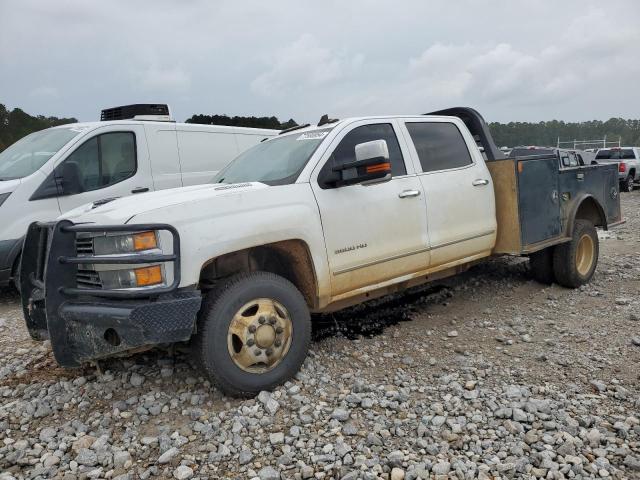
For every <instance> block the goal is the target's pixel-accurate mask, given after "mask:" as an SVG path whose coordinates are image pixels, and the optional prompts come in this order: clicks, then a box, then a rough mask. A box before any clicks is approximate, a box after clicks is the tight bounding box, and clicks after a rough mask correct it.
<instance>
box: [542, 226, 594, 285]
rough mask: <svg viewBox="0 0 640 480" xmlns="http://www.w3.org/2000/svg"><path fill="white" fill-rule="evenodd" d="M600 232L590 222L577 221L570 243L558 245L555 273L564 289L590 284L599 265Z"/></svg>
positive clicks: (555, 252) (554, 260) (555, 256)
mask: <svg viewBox="0 0 640 480" xmlns="http://www.w3.org/2000/svg"><path fill="white" fill-rule="evenodd" d="M599 252H600V246H599V242H598V232H597V231H596V227H594V226H593V223H591V222H589V221H588V220H576V221H575V223H574V225H573V234H572V238H571V241H570V242H567V243H563V244H561V245H557V246H556V247H555V251H554V254H553V271H554V273H555V276H556V280H557V282H558V283H559V284H560V285H562V286H563V287H568V288H577V287H579V286H581V285H584V284H585V283H588V282H589V280H591V277H593V273H594V272H595V270H596V266H597V265H598V255H599Z"/></svg>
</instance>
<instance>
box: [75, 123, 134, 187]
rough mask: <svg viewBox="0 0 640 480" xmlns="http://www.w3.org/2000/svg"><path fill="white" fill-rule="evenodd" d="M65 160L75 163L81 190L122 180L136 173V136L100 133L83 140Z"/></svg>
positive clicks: (125, 133)
mask: <svg viewBox="0 0 640 480" xmlns="http://www.w3.org/2000/svg"><path fill="white" fill-rule="evenodd" d="M64 163H75V164H76V165H77V166H78V173H79V177H80V183H81V187H82V191H84V192H90V191H91V190H97V189H99V188H104V187H106V186H109V185H113V184H115V183H118V182H121V181H123V180H125V179H127V178H129V177H131V176H133V175H134V174H135V173H136V141H135V135H134V134H133V132H112V133H103V134H102V135H98V136H97V137H93V138H91V139H89V140H87V141H86V142H84V143H83V144H82V145H81V146H80V147H78V149H77V150H76V151H75V152H73V153H72V154H71V155H69V157H68V158H67V159H66V160H65V161H64Z"/></svg>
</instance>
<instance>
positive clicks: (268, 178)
mask: <svg viewBox="0 0 640 480" xmlns="http://www.w3.org/2000/svg"><path fill="white" fill-rule="evenodd" d="M330 131H331V129H330V128H323V129H320V130H310V131H306V132H292V133H291V134H289V135H286V136H283V137H279V138H274V139H273V140H268V141H266V142H262V143H259V144H258V145H256V146H254V147H252V148H250V149H249V150H247V151H246V152H244V153H242V154H240V155H239V156H238V157H236V159H235V160H233V161H232V162H231V163H230V164H229V165H228V166H227V167H226V168H224V169H223V170H222V171H220V173H218V174H217V175H216V176H215V177H214V179H213V182H214V183H241V182H262V183H266V184H267V185H287V184H289V183H293V182H295V181H296V179H297V178H298V175H300V172H301V171H302V169H303V168H304V166H305V165H306V164H307V162H308V161H309V159H310V158H311V155H313V152H315V151H316V148H318V145H320V143H321V142H322V140H323V139H324V138H325V137H326V136H327V134H328V133H329V132H330Z"/></svg>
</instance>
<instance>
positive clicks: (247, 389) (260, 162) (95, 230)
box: [21, 108, 621, 395]
mask: <svg viewBox="0 0 640 480" xmlns="http://www.w3.org/2000/svg"><path fill="white" fill-rule="evenodd" d="M483 156H486V161H485V159H484V157H483ZM620 221H621V212H620V202H619V197H618V172H617V167H616V166H615V165H588V166H576V167H572V168H560V165H559V160H558V157H557V156H556V155H546V156H545V155H542V156H534V157H523V158H505V157H504V155H503V154H502V153H501V152H500V151H499V150H498V149H497V148H496V146H495V145H494V143H493V140H492V138H491V135H490V134H489V131H488V129H487V126H486V124H485V122H484V120H483V119H482V117H481V116H480V114H478V113H477V112H476V111H475V110H472V109H468V108H454V109H448V110H443V111H439V112H433V113H431V114H428V115H419V116H384V117H368V118H352V119H346V120H341V121H332V120H328V119H327V118H323V120H322V121H321V122H320V123H319V124H318V125H317V126H313V127H311V126H306V127H303V128H298V129H294V130H291V131H286V132H283V134H282V135H280V136H278V137H275V138H272V139H269V140H267V141H264V142H262V143H260V144H258V145H257V146H255V147H253V148H252V149H250V150H248V151H246V152H245V153H243V154H241V155H240V156H239V157H238V158H237V159H236V160H234V161H233V162H232V163H231V164H230V165H229V166H228V167H227V168H225V169H224V170H223V171H221V172H220V173H219V174H218V176H217V177H216V179H215V183H214V184H211V185H204V186H194V187H185V188H178V189H173V190H165V191H161V192H153V193H148V194H141V195H138V196H136V197H135V198H122V199H117V200H114V201H111V202H108V203H104V204H100V205H95V204H92V205H88V206H86V207H82V208H80V209H78V210H76V211H74V212H71V213H69V214H67V215H66V216H63V217H62V218H60V219H59V220H58V221H57V222H55V223H52V224H39V223H34V224H32V225H31V227H30V229H29V232H28V234H27V237H26V239H25V243H24V256H23V261H22V267H21V286H22V304H23V310H24V316H25V319H26V323H27V327H28V329H29V331H30V333H31V335H32V337H33V338H35V339H39V340H42V339H45V338H50V339H51V345H52V348H53V352H54V355H55V358H56V360H57V361H58V363H60V364H61V365H63V366H69V367H73V366H78V365H80V364H82V363H83V362H87V361H91V360H96V359H100V358H104V357H108V356H111V355H115V354H120V353H123V352H128V351H133V350H140V349H141V348H149V347H152V346H154V345H159V344H172V343H176V342H190V345H191V349H192V351H193V354H194V356H195V358H196V359H197V360H198V363H199V364H200V365H201V366H202V368H203V369H204V371H205V373H206V374H207V375H208V376H209V377H210V378H211V379H212V380H213V381H214V382H215V383H216V384H217V385H218V386H219V387H220V388H221V389H222V390H224V391H225V392H227V393H230V394H233V395H246V394H254V393H256V392H258V391H260V390H264V389H270V388H273V387H274V386H276V385H278V384H280V383H282V382H284V381H286V380H287V379H289V378H290V377H291V376H292V375H294V374H295V373H296V372H297V371H298V369H299V368H300V366H301V364H302V362H303V361H304V359H305V357H306V355H307V350H308V347H309V341H310V337H311V316H310V313H312V312H327V311H332V310H336V309H340V308H343V307H345V306H348V305H353V304H355V303H359V302H363V301H365V300H368V299H371V298H374V297H376V296H380V295H384V294H388V293H391V292H396V291H399V290H402V289H405V288H408V287H411V286H414V285H418V284H421V283H425V282H429V281H432V280H434V279H438V278H442V277H446V276H450V275H453V274H456V273H458V272H461V271H463V270H465V269H467V268H469V266H471V265H473V264H474V263H476V262H479V261H482V260H483V259H486V258H487V257H489V256H491V255H526V256H529V257H530V259H531V267H532V273H533V275H534V276H535V278H537V279H538V280H540V281H544V282H557V283H559V284H561V285H564V286H566V287H578V286H580V285H582V284H584V283H585V282H588V281H589V280H590V278H591V277H592V275H593V272H594V270H595V268H596V264H597V259H598V236H597V234H596V227H601V228H603V229H607V228H608V227H609V226H611V225H612V224H615V223H617V222H620Z"/></svg>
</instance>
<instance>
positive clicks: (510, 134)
mask: <svg viewBox="0 0 640 480" xmlns="http://www.w3.org/2000/svg"><path fill="white" fill-rule="evenodd" d="M74 122H77V120H76V119H75V118H57V117H45V116H43V115H37V116H33V115H29V114H28V113H26V112H24V111H22V110H21V109H19V108H14V109H13V110H8V109H7V108H6V107H5V106H4V105H2V104H0V152H1V151H2V150H4V149H5V148H7V147H8V146H9V145H11V144H12V143H14V142H16V141H18V140H20V139H21V138H22V137H24V136H25V135H28V134H30V133H32V132H36V131H38V130H43V129H45V128H49V127H53V126H56V125H63V124H66V123H74ZM187 123H199V124H205V125H231V126H236V127H252V128H270V129H275V130H281V129H285V128H289V127H293V126H296V125H297V123H296V121H295V120H293V119H289V120H287V121H286V122H281V121H280V120H278V118H277V117H255V116H250V117H249V116H246V117H242V116H233V117H230V116H228V115H204V114H196V115H193V116H191V117H190V118H188V119H187ZM489 129H490V130H491V134H492V135H493V138H494V140H495V142H496V144H497V145H498V146H509V147H514V146H517V145H548V146H555V145H556V142H557V140H558V137H560V140H561V141H571V140H574V139H575V140H596V139H602V138H604V137H605V136H606V137H607V140H609V141H617V140H618V138H621V140H622V144H623V145H627V146H629V145H640V120H626V119H624V118H610V119H609V120H606V121H601V120H592V121H588V122H563V121H558V120H551V121H548V122H537V123H533V122H509V123H498V122H492V123H490V124H489ZM594 146H595V145H594Z"/></svg>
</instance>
